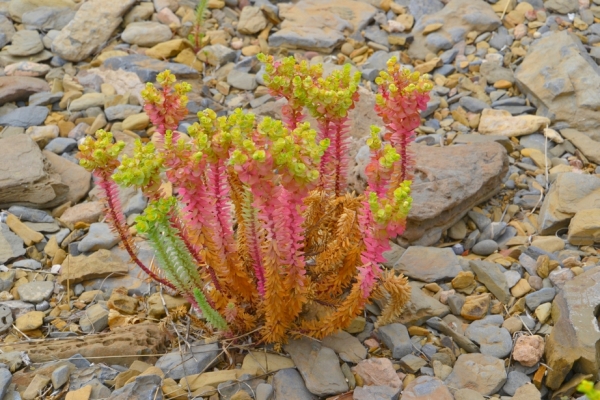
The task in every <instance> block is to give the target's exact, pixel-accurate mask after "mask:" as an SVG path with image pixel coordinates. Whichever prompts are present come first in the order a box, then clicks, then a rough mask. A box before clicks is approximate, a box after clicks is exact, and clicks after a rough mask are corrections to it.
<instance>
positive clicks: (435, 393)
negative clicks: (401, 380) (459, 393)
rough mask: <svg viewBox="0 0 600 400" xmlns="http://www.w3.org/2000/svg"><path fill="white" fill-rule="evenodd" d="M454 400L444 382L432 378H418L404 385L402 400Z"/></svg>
mask: <svg viewBox="0 0 600 400" xmlns="http://www.w3.org/2000/svg"><path fill="white" fill-rule="evenodd" d="M429 399H435V400H454V397H453V396H452V394H451V393H450V390H448V388H447V387H446V385H444V382H442V381H441V380H439V379H438V378H435V377H433V376H426V375H424V376H419V377H418V378H417V379H415V380H413V381H412V382H410V383H409V384H408V385H406V388H405V389H404V390H403V391H402V400H429Z"/></svg>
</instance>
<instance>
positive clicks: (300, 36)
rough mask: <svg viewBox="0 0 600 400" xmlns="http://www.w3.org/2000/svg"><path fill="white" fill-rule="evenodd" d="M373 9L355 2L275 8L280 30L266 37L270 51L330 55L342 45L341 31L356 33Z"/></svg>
mask: <svg viewBox="0 0 600 400" xmlns="http://www.w3.org/2000/svg"><path fill="white" fill-rule="evenodd" d="M376 11H377V9H376V8H375V7H373V6H371V5H370V4H365V3H362V2H359V1H355V0H328V1H321V0H302V1H299V2H296V3H295V4H293V3H292V4H286V3H282V4H280V5H279V16H280V17H281V18H282V19H283V22H282V23H281V29H280V30H279V31H277V32H275V33H274V34H273V35H271V36H270V37H269V44H270V45H271V46H274V47H287V48H300V49H305V50H317V51H322V52H331V51H332V50H333V49H334V48H335V47H336V46H337V45H338V44H340V43H341V42H343V41H344V33H343V32H344V31H350V32H359V31H361V30H362V29H364V28H365V27H366V25H367V24H368V23H369V21H370V20H371V19H372V18H373V17H374V16H375V13H376Z"/></svg>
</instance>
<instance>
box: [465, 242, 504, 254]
mask: <svg viewBox="0 0 600 400" xmlns="http://www.w3.org/2000/svg"><path fill="white" fill-rule="evenodd" d="M471 250H472V251H473V253H475V254H477V255H480V256H489V255H490V254H492V253H494V252H495V251H496V250H498V243H496V242H494V241H493V240H491V239H488V240H482V241H481V242H479V243H477V244H476V245H475V246H473V248H472V249H471Z"/></svg>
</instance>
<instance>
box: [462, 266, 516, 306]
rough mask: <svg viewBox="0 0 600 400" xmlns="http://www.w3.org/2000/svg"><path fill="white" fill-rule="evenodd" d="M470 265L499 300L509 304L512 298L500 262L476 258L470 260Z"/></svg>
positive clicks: (478, 278)
mask: <svg viewBox="0 0 600 400" xmlns="http://www.w3.org/2000/svg"><path fill="white" fill-rule="evenodd" d="M469 266H470V267H471V269H472V270H473V272H475V275H477V280H478V281H479V282H481V283H483V284H484V285H485V286H486V287H487V288H488V290H489V291H490V292H492V294H493V295H494V296H496V298H497V299H498V300H500V301H501V302H502V303H504V304H508V300H510V293H509V291H508V283H507V282H506V275H504V273H503V271H502V270H501V269H500V267H499V266H498V264H496V263H492V262H488V261H480V260H475V261H470V262H469Z"/></svg>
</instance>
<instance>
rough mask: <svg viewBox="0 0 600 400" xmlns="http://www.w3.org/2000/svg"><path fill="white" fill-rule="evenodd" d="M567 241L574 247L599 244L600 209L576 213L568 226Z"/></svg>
mask: <svg viewBox="0 0 600 400" xmlns="http://www.w3.org/2000/svg"><path fill="white" fill-rule="evenodd" d="M567 240H568V241H569V243H571V244H572V245H575V246H590V245H593V244H594V243H598V242H600V209H598V208H596V209H591V210H580V211H577V213H576V214H575V216H574V217H573V219H571V223H570V224H569V235H568V237H567Z"/></svg>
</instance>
